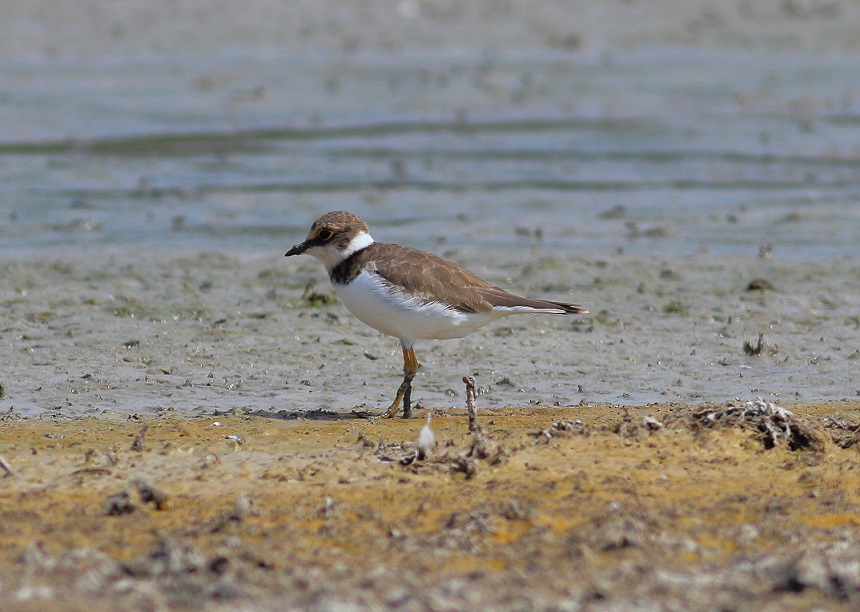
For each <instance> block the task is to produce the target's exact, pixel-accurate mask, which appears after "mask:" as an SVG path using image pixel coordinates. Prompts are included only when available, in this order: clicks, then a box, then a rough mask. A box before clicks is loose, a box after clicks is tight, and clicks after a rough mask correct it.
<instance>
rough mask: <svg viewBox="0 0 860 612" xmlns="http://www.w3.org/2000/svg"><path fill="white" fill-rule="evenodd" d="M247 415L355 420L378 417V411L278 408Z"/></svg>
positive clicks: (293, 419)
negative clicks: (274, 410)
mask: <svg viewBox="0 0 860 612" xmlns="http://www.w3.org/2000/svg"><path fill="white" fill-rule="evenodd" d="M245 414H246V415H247V416H254V417H261V418H265V419H277V420H279V421H298V420H302V421H354V420H364V421H366V420H369V419H372V418H374V417H378V416H379V414H378V413H376V412H368V411H367V410H358V409H353V410H352V411H350V412H343V411H340V410H323V409H314V410H278V411H277V412H270V411H267V410H255V411H253V412H246V413H245Z"/></svg>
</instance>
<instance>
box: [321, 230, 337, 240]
mask: <svg viewBox="0 0 860 612" xmlns="http://www.w3.org/2000/svg"><path fill="white" fill-rule="evenodd" d="M332 236H334V232H333V231H331V230H327V229H324V230H320V232H319V234H317V237H318V238H319V239H320V240H331V237H332Z"/></svg>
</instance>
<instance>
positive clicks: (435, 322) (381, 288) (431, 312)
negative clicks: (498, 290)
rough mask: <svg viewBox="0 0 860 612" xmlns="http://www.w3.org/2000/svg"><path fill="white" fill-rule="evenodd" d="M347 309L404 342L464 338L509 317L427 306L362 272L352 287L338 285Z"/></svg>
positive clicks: (437, 304) (378, 277) (427, 304)
mask: <svg viewBox="0 0 860 612" xmlns="http://www.w3.org/2000/svg"><path fill="white" fill-rule="evenodd" d="M335 289H337V294H338V297H340V299H341V301H342V302H343V304H344V306H346V307H347V308H348V309H349V311H350V312H351V313H352V314H354V315H355V316H356V317H358V319H359V320H361V321H362V322H363V323H366V324H367V325H370V326H371V327H373V328H375V329H378V330H379V331H381V332H382V333H383V334H388V335H389V336H395V337H396V338H400V339H401V340H403V339H406V340H418V339H425V338H438V339H446V338H462V337H463V336H465V335H467V334H470V333H472V332H473V331H475V330H476V329H478V328H480V327H483V326H484V325H486V324H487V323H489V322H490V321H493V320H495V319H498V318H500V317H502V316H505V313H492V312H490V313H463V312H460V311H458V310H455V309H453V308H450V307H449V306H447V305H444V304H440V303H438V302H429V303H428V302H424V301H423V300H420V299H417V298H415V297H411V296H409V295H407V294H405V293H404V292H403V291H400V290H399V289H397V288H394V287H391V286H390V285H388V284H387V283H385V281H384V280H383V279H382V277H381V276H380V275H379V274H376V273H373V272H362V273H361V274H359V275H358V276H357V277H356V278H355V279H354V280H353V281H352V282H351V283H349V284H348V285H335Z"/></svg>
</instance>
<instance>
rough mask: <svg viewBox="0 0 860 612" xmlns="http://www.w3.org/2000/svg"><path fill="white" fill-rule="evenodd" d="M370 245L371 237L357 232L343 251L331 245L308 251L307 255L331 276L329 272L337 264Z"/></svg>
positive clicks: (371, 242) (365, 233)
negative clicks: (320, 263) (319, 263)
mask: <svg viewBox="0 0 860 612" xmlns="http://www.w3.org/2000/svg"><path fill="white" fill-rule="evenodd" d="M371 244H373V237H372V236H371V235H370V234H368V233H367V232H359V233H358V234H356V235H355V237H354V238H353V239H352V240H350V241H349V244H347V245H346V247H345V248H343V249H337V248H335V247H334V246H332V245H326V246H321V247H315V248H313V249H308V251H307V254H308V255H312V256H313V257H316V258H317V259H319V260H320V261H321V262H323V265H325V269H326V272H328V273H329V274H331V271H332V270H333V269H334V267H335V266H336V265H337V264H339V263H340V262H342V261H343V260H344V259H346V258H347V257H349V256H350V255H352V254H353V253H355V252H356V251H360V250H361V249H363V248H365V247H368V246H370V245H371Z"/></svg>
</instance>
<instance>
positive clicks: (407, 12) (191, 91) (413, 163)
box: [0, 0, 860, 259]
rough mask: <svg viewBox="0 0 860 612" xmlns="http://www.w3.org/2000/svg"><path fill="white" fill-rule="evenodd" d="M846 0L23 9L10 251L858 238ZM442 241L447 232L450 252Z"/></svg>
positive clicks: (367, 0)
mask: <svg viewBox="0 0 860 612" xmlns="http://www.w3.org/2000/svg"><path fill="white" fill-rule="evenodd" d="M858 197H860V4H858V3H856V2H849V1H847V0H845V1H840V0H732V1H725V2H711V1H701V0H700V1H696V0H649V1H648V2H644V1H637V0H607V1H603V2H592V1H571V0H558V1H551V0H544V1H531V0H529V1H525V0H470V1H468V2H466V1H462V0H459V1H458V0H387V1H385V0H347V1H344V0H305V1H291V2H283V1H277V2H276V1H273V0H246V1H243V2H235V1H233V2H231V1H228V0H219V1H211V0H207V1H205V2H204V1H202V0H181V1H178V2H177V1H170V0H150V1H148V2H145V3H141V2H134V1H131V0H115V1H112V2H107V3H106V2H102V1H97V0H74V1H69V2H62V3H57V2H53V1H47V0H6V1H5V2H4V3H3V19H2V20H0V218H2V225H0V248H2V249H3V251H4V252H5V253H7V254H29V253H33V252H40V253H45V252H46V249H66V248H74V249H89V250H94V249H95V250H98V249H108V250H110V249H125V248H129V247H132V248H134V249H135V250H140V249H157V250H162V251H164V250H168V251H169V250H219V251H234V252H243V253H251V254H256V253H267V254H270V253H274V252H277V251H283V249H284V248H285V246H288V245H289V244H291V243H292V242H295V241H296V240H297V239H298V238H299V237H301V236H302V235H303V234H304V232H305V231H306V229H307V227H308V225H309V223H310V222H311V221H312V220H313V218H315V217H316V216H317V215H318V214H320V213H322V212H325V211H327V210H331V209H337V208H347V209H350V210H352V211H354V212H356V213H358V214H360V215H362V216H365V217H366V218H367V219H368V221H369V222H370V224H371V227H372V228H376V231H377V234H379V236H378V238H379V237H380V236H381V237H382V238H384V239H386V240H391V241H402V242H409V243H410V244H414V245H416V246H420V247H425V248H433V246H434V245H436V244H439V243H442V242H459V241H463V242H468V243H469V244H470V245H473V246H475V247H476V248H482V249H487V250H488V253H492V252H493V250H494V249H505V248H507V247H506V245H507V244H508V243H509V242H510V240H511V237H512V236H516V237H517V239H518V240H522V239H523V238H525V240H526V242H528V240H530V239H538V240H541V241H542V243H543V244H544V245H546V246H549V247H553V248H559V249H565V250H567V251H569V252H571V253H573V254H574V255H581V254H584V253H590V254H598V255H599V254H601V253H610V252H615V251H617V250H618V249H625V250H626V251H628V252H629V251H634V252H635V251H637V250H641V251H642V252H644V253H650V252H654V251H655V249H657V250H659V251H660V252H661V253H669V254H672V253H675V254H681V255H684V254H695V253H697V252H700V251H701V250H702V249H707V250H708V252H710V253H720V252H723V251H739V252H750V253H754V252H756V251H757V250H758V249H761V248H768V249H771V248H772V250H773V252H774V253H775V254H781V255H782V256H784V257H798V258H811V259H816V258H829V257H841V256H844V255H846V254H849V255H854V254H857V251H858V248H860V247H858V246H857V245H858V244H860V206H858ZM437 250H438V248H437Z"/></svg>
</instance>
